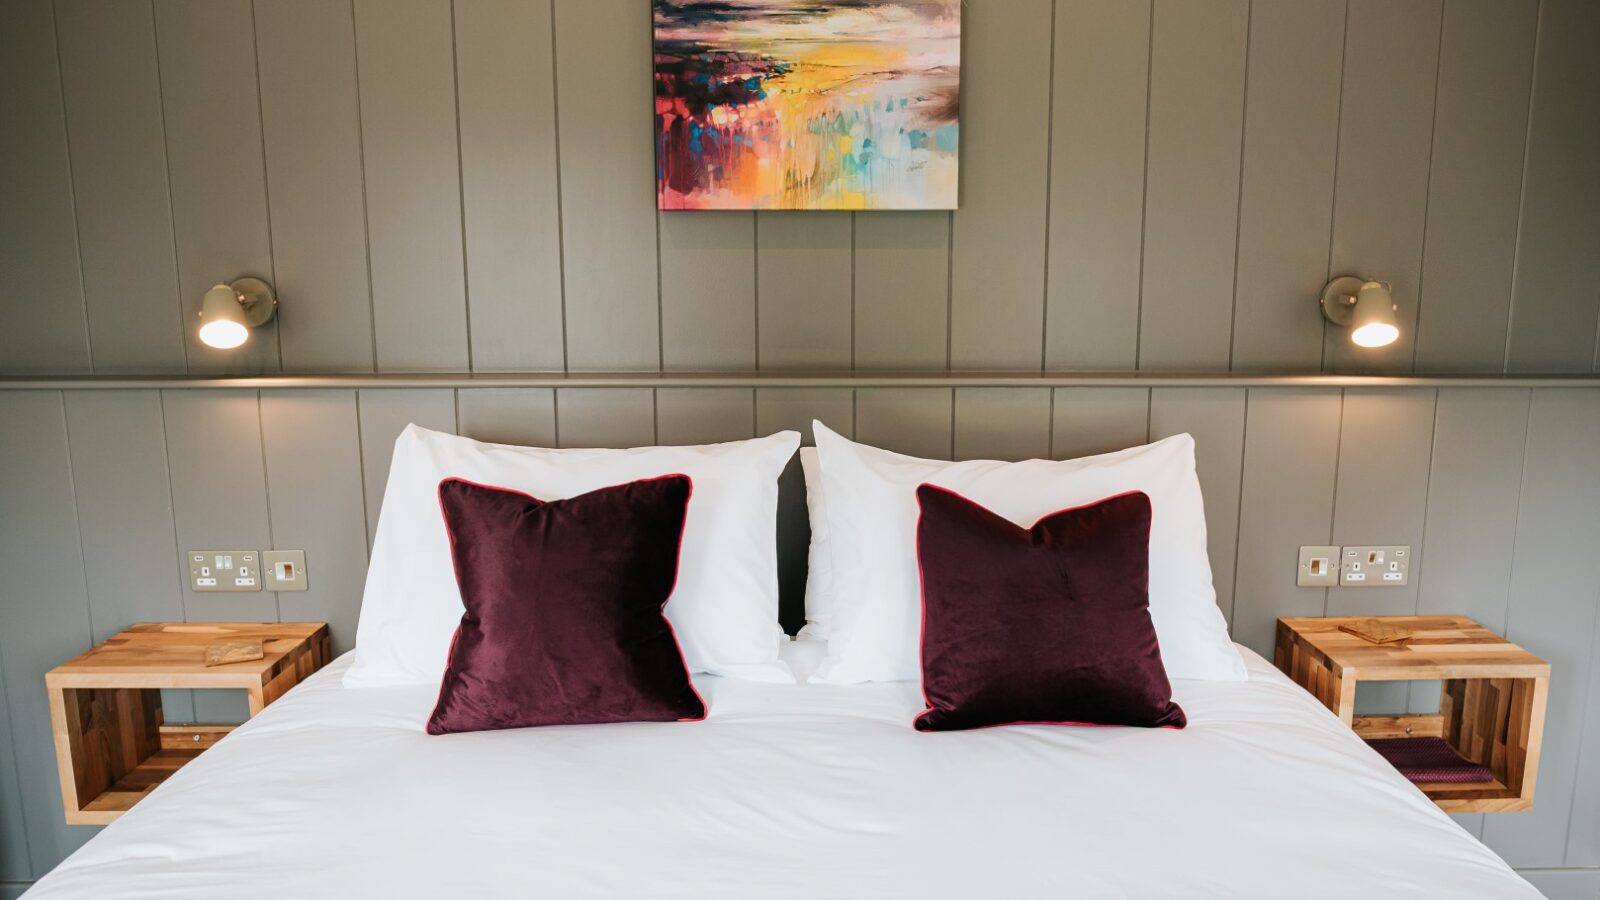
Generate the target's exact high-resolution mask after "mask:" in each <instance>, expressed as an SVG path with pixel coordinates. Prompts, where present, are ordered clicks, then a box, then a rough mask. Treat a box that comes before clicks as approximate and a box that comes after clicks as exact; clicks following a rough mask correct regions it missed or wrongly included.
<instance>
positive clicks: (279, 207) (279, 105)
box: [255, 0, 376, 372]
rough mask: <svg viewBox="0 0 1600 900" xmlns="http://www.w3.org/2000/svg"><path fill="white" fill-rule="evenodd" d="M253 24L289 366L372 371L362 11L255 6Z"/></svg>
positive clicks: (320, 3) (272, 3)
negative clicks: (360, 88)
mask: <svg viewBox="0 0 1600 900" xmlns="http://www.w3.org/2000/svg"><path fill="white" fill-rule="evenodd" d="M255 24H256V57H257V64H258V65H259V66H260V69H261V85H260V90H261V121H262V137H263V139H264V142H265V148H264V151H263V152H264V155H265V158H266V164H267V185H268V188H269V190H268V201H269V202H268V209H269V211H270V214H271V222H272V268H273V272H274V273H275V274H276V276H277V281H276V285H275V286H276V287H277V289H278V295H279V296H280V297H281V298H282V306H281V307H280V308H279V310H278V317H277V326H276V327H277V331H278V347H279V349H280V350H281V352H282V354H283V367H284V369H285V370H286V371H289V372H370V371H372V369H373V367H374V365H376V360H375V358H374V349H375V348H374V346H373V342H372V289H371V285H370V284H369V283H368V281H367V274H368V273H367V222H366V214H367V213H366V195H365V188H364V183H363V179H364V174H363V172H362V167H361V117H360V98H359V97H357V95H356V46H355V20H354V18H353V14H352V10H351V7H350V6H349V5H348V4H344V3H327V2H324V0H256V2H255Z"/></svg>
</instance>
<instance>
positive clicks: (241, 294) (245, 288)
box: [200, 277, 278, 350]
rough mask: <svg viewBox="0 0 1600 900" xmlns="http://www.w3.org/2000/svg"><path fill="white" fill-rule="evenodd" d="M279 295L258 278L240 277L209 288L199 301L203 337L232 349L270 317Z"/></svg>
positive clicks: (213, 343) (215, 345)
mask: <svg viewBox="0 0 1600 900" xmlns="http://www.w3.org/2000/svg"><path fill="white" fill-rule="evenodd" d="M277 308H278V299H277V298H276V297H274V296H273V294H272V286H271V285H269V284H267V283H266V282H265V281H262V280H261V279H259V278H249V277H246V278H239V279H236V280H234V281H233V282H232V283H230V284H218V285H216V286H214V287H212V288H211V290H209V291H206V295H205V297H204V298H203V299H202V300H201V301H200V341H201V343H204V344H205V345H206V346H208V347H216V348H217V349H218V350H232V349H233V348H235V347H238V346H239V345H241V344H243V343H244V342H245V341H248V340H249V339H250V329H252V328H258V327H260V326H262V325H265V324H266V323H267V322H269V321H271V319H272V314H273V313H274V312H276V311H277Z"/></svg>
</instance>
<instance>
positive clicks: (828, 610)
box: [795, 447, 833, 641]
mask: <svg viewBox="0 0 1600 900" xmlns="http://www.w3.org/2000/svg"><path fill="white" fill-rule="evenodd" d="M817 465H818V464H817V448H815V447H801V448H800V471H801V472H802V473H803V474H804V475H805V477H806V513H807V515H808V517H809V518H810V519H811V548H810V550H809V551H808V552H807V554H806V624H805V627H804V628H801V629H800V633H799V634H797V635H795V640H797V641H825V640H827V639H828V632H829V630H830V629H831V626H832V624H833V555H832V554H833V550H832V549H831V548H830V547H829V546H828V515H827V513H826V512H825V507H824V505H823V502H822V474H821V472H820V471H819V470H818V468H817Z"/></svg>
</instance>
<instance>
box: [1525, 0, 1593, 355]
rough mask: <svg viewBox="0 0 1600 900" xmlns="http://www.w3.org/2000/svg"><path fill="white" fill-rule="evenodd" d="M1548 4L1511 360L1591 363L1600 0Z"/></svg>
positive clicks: (1543, 13) (1537, 63)
mask: <svg viewBox="0 0 1600 900" xmlns="http://www.w3.org/2000/svg"><path fill="white" fill-rule="evenodd" d="M1539 9H1540V13H1539V35H1538V38H1537V40H1538V44H1537V47H1538V51H1537V56H1536V57H1535V58H1534V73H1533V107H1532V109H1531V110H1530V112H1529V114H1530V116H1531V117H1532V118H1531V120H1530V121H1529V123H1528V155H1527V159H1526V160H1525V161H1524V163H1523V172H1522V207H1521V216H1522V219H1521V223H1520V228H1519V230H1518V233H1517V255H1516V268H1515V272H1514V275H1513V277H1512V285H1511V293H1512V297H1511V339H1510V340H1509V341H1508V343H1507V345H1506V368H1507V369H1509V370H1511V371H1513V372H1582V371H1585V370H1588V369H1591V368H1595V367H1596V359H1595V318H1596V313H1597V312H1600V253H1597V252H1595V244H1596V240H1595V236H1596V235H1597V234H1600V103H1596V102H1595V97H1597V96H1600V54H1596V53H1595V51H1594V47H1595V35H1596V34H1600V4H1596V3H1593V2H1591V0H1543V2H1542V3H1541V4H1540V7H1539Z"/></svg>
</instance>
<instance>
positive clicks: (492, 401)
mask: <svg viewBox="0 0 1600 900" xmlns="http://www.w3.org/2000/svg"><path fill="white" fill-rule="evenodd" d="M456 426H457V429H458V430H459V432H460V433H461V434H463V435H465V436H467V437H469V438H472V439H473V440H476V441H488V442H490V443H493V444H521V445H523V446H529V447H554V446H556V393H555V391H553V390H551V389H550V388H471V389H465V390H460V391H457V392H456Z"/></svg>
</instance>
